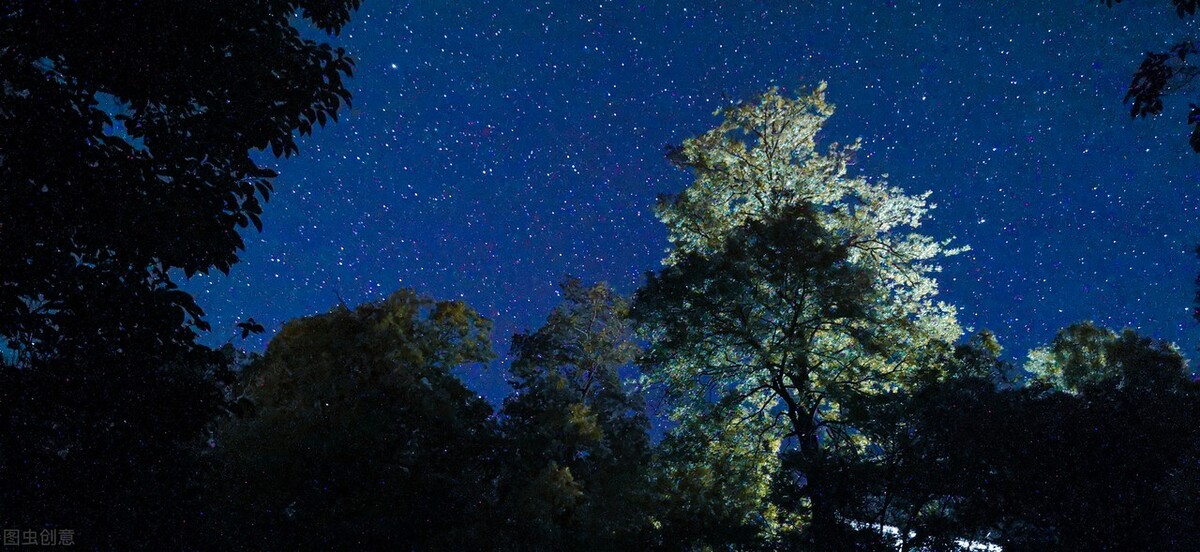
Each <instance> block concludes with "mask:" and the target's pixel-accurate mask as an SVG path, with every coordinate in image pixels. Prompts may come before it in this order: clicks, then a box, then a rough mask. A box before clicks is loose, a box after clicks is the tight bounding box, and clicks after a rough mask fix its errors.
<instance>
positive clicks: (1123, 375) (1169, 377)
mask: <svg viewBox="0 0 1200 552" xmlns="http://www.w3.org/2000/svg"><path fill="white" fill-rule="evenodd" d="M1025 370H1026V371H1027V372H1029V373H1030V374H1032V375H1033V377H1034V378H1037V379H1038V380H1040V381H1041V382H1043V383H1045V384H1048V385H1050V386H1053V387H1055V388H1057V389H1062V390H1065V391H1069V392H1073V393H1078V392H1081V391H1084V390H1086V389H1087V388H1088V387H1091V386H1096V385H1100V384H1104V383H1111V384H1112V385H1115V386H1117V387H1122V388H1126V387H1128V388H1138V389H1151V390H1166V389H1173V388H1176V387H1178V386H1179V385H1180V384H1181V383H1182V382H1184V381H1185V380H1186V376H1187V374H1186V361H1185V360H1184V358H1183V356H1182V355H1181V354H1180V353H1179V350H1178V349H1176V348H1175V346H1174V345H1172V344H1170V343H1165V342H1162V341H1154V340H1151V339H1149V338H1145V337H1142V336H1139V335H1137V333H1136V332H1134V331H1133V330H1129V329H1127V330H1124V331H1122V332H1121V334H1120V335H1118V334H1116V333H1114V332H1113V331H1112V330H1108V329H1105V328H1101V327H1098V326H1096V325H1095V324H1093V323H1091V322H1081V323H1077V324H1072V325H1070V326H1068V327H1066V328H1064V329H1063V330H1061V331H1059V332H1058V335H1056V336H1055V337H1054V340H1053V342H1051V344H1050V345H1049V346H1048V347H1040V348H1038V349H1034V350H1033V351H1030V353H1029V361H1028V362H1027V363H1026V365H1025Z"/></svg>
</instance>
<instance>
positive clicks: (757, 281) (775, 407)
mask: <svg viewBox="0 0 1200 552" xmlns="http://www.w3.org/2000/svg"><path fill="white" fill-rule="evenodd" d="M831 113H832V107H831V106H830V105H829V104H828V103H826V101H825V97H824V86H821V87H819V88H817V89H816V90H814V91H812V92H811V93H809V94H807V95H803V96H801V97H799V98H797V99H788V98H785V97H783V96H781V95H780V94H779V93H778V92H777V91H775V90H771V91H769V92H767V93H766V94H764V95H763V96H762V97H761V98H759V99H757V100H756V101H754V102H747V103H743V104H739V105H736V106H734V107H731V108H729V109H727V110H726V112H725V118H724V121H723V122H722V123H721V124H720V125H719V126H718V127H717V128H716V129H714V130H712V131H710V132H708V133H705V134H703V135H701V136H698V137H696V138H692V139H689V140H687V141H685V142H684V144H683V145H682V146H680V147H678V148H673V149H672V150H671V151H670V156H671V158H672V160H674V161H675V162H676V163H677V164H679V165H680V166H683V167H686V168H689V169H691V170H692V171H693V173H694V175H695V178H696V179H695V182H694V183H693V184H692V185H691V186H689V187H688V188H687V189H685V190H684V191H683V192H682V193H680V194H678V195H675V196H669V197H666V198H664V199H663V200H662V201H661V202H660V206H659V210H658V212H659V217H660V218H661V219H662V220H663V222H664V223H665V224H666V225H667V228H668V230H669V231H670V238H671V242H672V244H673V245H674V249H673V250H672V252H671V254H670V256H669V257H668V258H667V267H666V268H664V269H663V270H662V271H661V272H660V273H659V274H657V275H653V274H652V275H650V276H649V278H648V282H647V283H646V285H645V286H644V287H643V288H642V289H641V290H639V292H638V294H637V297H636V308H635V314H636V316H637V318H638V321H639V323H640V324H641V325H642V327H643V328H644V330H645V331H646V335H647V336H648V337H649V339H650V341H651V348H650V351H649V355H648V358H647V363H648V366H647V368H648V375H649V377H650V378H651V380H652V381H654V382H656V383H658V384H661V385H662V386H664V387H665V389H666V392H667V393H668V394H669V396H670V397H671V398H672V399H674V400H675V402H676V406H677V408H678V410H677V412H676V417H677V418H680V419H682V418H685V417H688V416H693V415H698V414H697V413H703V414H706V415H712V416H713V418H714V419H722V418H728V417H730V416H738V415H740V414H748V415H749V416H748V417H749V418H750V419H754V420H755V422H756V423H755V426H756V427H761V428H763V429H764V432H765V433H764V437H765V438H766V440H768V441H770V440H779V439H793V441H792V442H794V443H796V445H797V446H798V447H799V450H800V452H799V454H800V455H801V457H802V458H803V459H804V460H803V462H802V463H803V464H806V465H804V466H803V467H802V468H801V471H802V477H801V480H802V481H804V486H805V494H806V497H807V498H808V502H809V503H810V504H811V509H812V513H813V515H814V518H813V521H812V524H813V526H815V527H818V528H819V527H821V526H824V527H826V528H832V526H833V525H835V522H834V521H833V519H832V517H830V515H829V512H828V511H827V510H828V509H826V508H822V507H821V504H820V503H819V502H820V501H821V500H822V499H823V498H824V497H823V492H824V491H823V490H821V488H820V485H821V481H820V478H819V477H818V476H817V471H818V470H817V464H818V462H819V459H820V456H821V455H822V454H823V450H824V449H826V448H828V447H831V446H834V447H836V446H840V444H841V443H843V442H847V441H851V440H853V438H854V433H853V431H851V425H850V420H847V419H845V418H844V417H843V416H842V415H841V412H840V409H841V407H842V404H843V403H844V402H845V401H846V400H848V399H849V398H852V397H854V396H856V395H860V394H873V393H879V392H882V391H886V390H890V389H895V388H898V387H903V386H904V385H907V384H909V383H912V382H915V381H918V380H920V379H921V378H925V377H929V375H928V371H929V370H930V369H936V367H931V366H929V365H928V363H927V362H926V361H927V360H928V359H929V358H930V357H931V356H932V355H934V354H935V353H937V352H939V351H941V350H943V349H944V348H945V347H946V345H945V344H946V343H950V342H953V341H954V340H955V339H956V338H957V337H958V335H959V333H960V330H959V328H958V324H957V322H956V320H955V311H954V309H953V308H952V307H950V306H948V305H945V304H942V303H938V302H935V301H934V296H935V295H936V292H937V286H936V282H935V280H934V279H933V277H932V274H933V273H934V272H936V271H937V270H938V268H937V266H936V265H934V264H933V260H934V259H935V258H937V257H938V256H940V255H944V254H949V253H953V252H954V251H953V250H949V249H947V248H946V247H945V245H946V244H945V243H944V242H937V241H935V240H933V239H931V238H929V237H927V236H924V235H921V234H918V233H916V232H915V231H912V228H915V227H916V226H918V225H919V224H920V222H921V220H922V218H923V217H924V215H925V213H926V212H927V210H928V207H927V206H926V203H925V199H926V197H927V195H928V194H925V195H921V196H910V195H906V194H904V193H903V192H902V191H901V190H899V189H897V188H892V187H888V186H887V185H886V184H883V183H879V182H869V181H867V180H866V179H863V178H853V177H849V176H847V175H846V165H847V161H848V160H849V159H850V157H851V156H852V155H853V154H854V152H855V151H856V150H857V147H858V146H857V144H856V145H854V146H851V147H848V148H838V147H836V146H835V147H833V148H832V149H831V150H830V152H829V153H827V154H821V153H818V152H817V151H816V145H815V135H816V134H817V132H818V131H819V130H820V128H821V125H822V124H823V123H824V121H825V120H826V119H827V118H828V117H829V115H830V114H831ZM826 544H828V543H826Z"/></svg>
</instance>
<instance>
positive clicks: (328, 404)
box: [210, 290, 497, 550]
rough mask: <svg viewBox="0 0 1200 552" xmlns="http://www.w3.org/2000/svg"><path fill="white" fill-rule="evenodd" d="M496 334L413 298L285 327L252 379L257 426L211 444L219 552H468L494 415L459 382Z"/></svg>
mask: <svg viewBox="0 0 1200 552" xmlns="http://www.w3.org/2000/svg"><path fill="white" fill-rule="evenodd" d="M490 329H491V323H490V322H489V321H487V320H486V319H484V318H483V317H481V316H480V315H479V314H477V313H476V312H475V311H473V310H471V309H470V308H468V307H467V306H466V305H464V304H462V303H461V302H456V301H442V302H434V301H431V300H429V299H424V298H421V297H418V296H417V295H416V294H415V293H413V292H411V291H407V290H403V291H399V292H396V293H395V294H393V295H392V296H390V297H388V298H387V299H386V300H384V301H382V302H379V303H375V304H367V305H363V306H360V307H358V308H357V309H355V310H353V311H351V310H348V309H346V308H344V307H339V308H335V309H334V310H333V311H331V312H329V313H328V314H324V315H320V316H313V317H308V318H304V319H301V320H297V321H293V322H291V323H289V324H287V325H286V326H285V327H284V329H283V331H281V332H280V333H279V335H277V336H276V337H275V338H274V339H272V340H271V343H270V345H269V346H268V348H267V352H266V355H265V356H264V357H263V358H262V360H261V361H260V362H258V363H257V364H256V365H255V366H252V367H251V368H250V369H248V370H247V372H246V373H245V374H244V378H245V382H246V383H245V389H244V393H245V396H246V397H247V398H248V399H249V400H251V401H252V402H253V404H254V406H255V413H254V415H253V416H250V417H246V418H243V419H239V420H232V421H231V422H229V423H228V424H226V425H225V427H223V428H222V430H221V431H220V433H219V434H218V435H217V438H216V441H215V443H216V449H215V451H214V453H213V459H212V462H213V468H212V470H211V477H212V479H213V481H212V483H210V486H211V487H213V488H214V489H217V490H218V492H217V493H216V496H215V497H214V498H213V500H216V502H215V505H214V507H213V510H214V513H219V514H220V515H219V520H218V523H217V524H216V526H215V529H216V530H217V532H218V534H219V535H221V536H223V538H225V539H227V540H226V541H224V544H223V546H229V547H238V548H244V549H262V548H280V549H313V550H318V549H320V550H324V549H328V548H330V547H334V546H336V547H350V546H353V547H358V548H363V547H365V548H379V547H383V546H385V545H387V546H398V547H400V548H405V549H411V548H414V547H415V548H422V549H424V548H429V547H445V546H452V545H454V546H465V545H467V543H469V542H471V539H474V538H477V537H478V536H477V535H472V534H470V533H469V532H468V531H464V530H463V529H462V527H461V524H462V520H464V519H471V518H472V517H473V516H480V515H482V512H484V511H485V510H484V509H485V507H486V506H487V503H488V501H489V495H490V493H489V491H488V489H489V487H490V486H491V483H490V481H492V479H494V474H492V473H491V470H492V466H493V465H494V464H495V459H494V456H493V454H494V453H493V451H494V450H495V448H496V446H497V444H496V438H497V437H496V434H495V430H496V428H495V426H494V423H493V422H492V420H491V418H490V415H491V408H490V407H489V406H488V404H487V403H486V402H485V401H483V399H481V398H479V397H478V396H477V395H475V394H474V393H472V392H471V391H470V390H468V389H467V388H466V387H464V386H463V385H462V383H461V382H460V381H459V380H458V379H457V378H456V377H455V376H454V375H453V373H452V371H453V370H454V369H456V368H458V367H459V366H461V365H464V364H471V363H479V362H484V361H487V360H489V359H490V358H492V356H493V355H492V352H491V349H490V337H489V332H490Z"/></svg>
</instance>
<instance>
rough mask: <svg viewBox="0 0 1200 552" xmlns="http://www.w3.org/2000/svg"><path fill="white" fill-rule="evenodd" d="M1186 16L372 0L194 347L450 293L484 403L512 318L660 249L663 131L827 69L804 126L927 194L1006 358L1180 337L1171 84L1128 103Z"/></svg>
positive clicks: (1187, 256)
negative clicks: (1077, 327) (1065, 330)
mask: <svg viewBox="0 0 1200 552" xmlns="http://www.w3.org/2000/svg"><path fill="white" fill-rule="evenodd" d="M1188 29H1189V25H1188V23H1187V22H1181V21H1180V20H1179V19H1178V18H1177V17H1176V16H1175V14H1174V12H1173V10H1172V9H1171V7H1170V4H1169V2H1167V0H1141V1H1138V0H1127V1H1126V2H1125V3H1123V4H1120V5H1118V6H1116V7H1114V8H1112V9H1109V8H1107V7H1105V6H1103V4H1098V3H1095V2H1092V1H1086V0H1061V1H1055V2H949V1H945V0H943V1H940V2H939V1H934V0H924V1H899V0H895V1H883V0H880V1H871V2H815V1H805V0H792V1H781V0H778V1H777V0H770V1H741V2H725V3H720V2H698V1H676V0H666V1H653V2H650V1H645V2H632V1H605V0H591V1H588V2H582V1H565V0H560V1H538V2H525V1H520V2H517V1H498V2H496V1H486V0H471V1H461V2H458V1H438V0H422V1H420V2H390V3H389V2H387V1H384V0H368V1H367V2H366V5H365V6H364V7H363V8H362V9H361V10H360V11H359V12H358V14H357V16H356V18H355V20H354V22H353V23H352V24H350V25H349V26H348V27H347V29H345V31H344V32H343V33H342V35H341V36H340V37H338V38H336V39H334V42H335V43H336V44H339V45H342V46H344V47H345V48H347V49H348V50H350V51H351V52H352V53H353V54H354V55H355V56H356V59H357V62H358V69H357V72H356V75H355V77H354V79H353V80H352V81H351V83H350V85H351V88H352V89H353V91H354V107H353V109H352V110H351V111H349V112H345V113H344V117H343V118H342V121H341V122H340V123H338V124H335V125H333V126H330V127H327V128H325V129H324V130H319V131H318V132H317V133H316V134H315V135H314V136H312V137H309V138H306V139H305V140H303V142H302V143H301V151H300V155H299V156H298V157H294V158H292V159H290V160H284V161H274V160H271V161H270V164H272V165H273V166H275V167H276V168H278V170H280V172H281V173H282V174H281V176H280V177H279V178H278V179H277V181H276V194H275V195H274V196H273V197H272V199H271V202H270V203H269V204H268V205H267V208H266V211H267V212H266V216H265V217H264V221H265V226H266V227H265V229H264V231H263V232H262V233H261V234H257V233H253V232H251V233H249V234H247V235H246V238H247V239H246V242H247V250H246V251H245V252H244V255H243V256H242V257H243V262H242V263H241V264H239V265H237V266H235V267H234V271H233V272H232V274H231V275H230V276H223V275H219V274H218V275H215V276H207V277H199V278H196V279H193V280H192V281H191V282H189V283H188V284H187V285H186V288H187V289H189V290H191V291H193V292H195V293H196V294H197V299H198V300H199V302H200V304H201V305H202V306H204V307H205V309H206V310H207V312H208V314H209V318H208V319H209V321H210V322H212V323H213V326H214V328H216V330H214V332H213V334H212V335H210V336H207V337H206V338H205V339H206V341H207V342H208V343H210V344H213V345H217V344H220V343H224V342H226V341H227V340H229V339H230V336H232V335H233V334H234V324H235V323H236V322H238V321H241V320H245V319H246V318H248V317H254V318H255V319H256V320H258V321H260V322H263V323H264V325H265V326H266V327H267V329H268V332H267V333H266V334H264V336H260V337H257V338H251V339H249V340H247V341H245V342H242V341H240V340H237V341H235V343H237V344H241V345H244V346H245V347H247V348H249V349H252V350H261V349H262V348H263V347H264V346H265V342H266V339H268V338H269V337H270V336H271V335H272V334H273V333H274V332H276V331H277V330H278V329H279V328H280V326H281V324H282V323H283V322H284V321H286V320H289V319H292V318H295V317H299V316H303V315H307V314H314V313H319V312H324V311H326V310H328V309H329V308H331V307H333V306H334V305H336V304H337V303H338V302H339V300H344V301H345V302H346V303H347V304H350V305H356V304H359V303H362V302H366V301H372V300H377V299H379V298H382V297H384V296H386V295H387V294H388V293H390V292H391V291H394V290H396V289H399V288H402V287H412V288H415V289H417V290H419V291H420V292H422V293H426V294H429V295H431V296H433V297H435V298H455V299H463V300H465V301H466V302H468V303H469V304H470V305H472V306H473V307H475V308H476V309H477V310H479V311H480V312H481V313H483V314H484V315H485V316H487V317H489V318H491V319H492V320H494V321H495V324H496V331H495V341H496V349H497V351H498V352H499V353H501V357H500V359H498V360H497V361H496V362H495V363H494V365H493V366H491V367H487V368H484V369H482V370H479V371H474V370H473V371H471V372H470V373H468V374H466V377H467V379H468V381H469V382H470V383H471V384H472V385H473V386H475V387H476V388H477V389H479V390H480V391H481V392H482V393H483V394H484V395H485V396H488V397H489V398H491V399H493V400H495V399H496V398H498V397H500V396H503V394H504V393H505V391H506V386H505V384H504V374H503V366H504V365H505V358H504V354H503V353H504V352H506V351H507V350H508V346H509V342H510V337H511V335H512V334H513V333H514V332H517V331H521V330H523V329H536V328H537V327H538V326H539V325H540V323H541V321H542V320H544V318H545V316H546V314H547V313H548V312H549V310H550V309H551V308H552V307H553V306H554V305H555V304H556V303H557V302H558V296H557V293H556V289H557V285H556V284H557V282H558V280H559V279H560V278H561V277H562V276H563V275H564V274H572V275H576V276H579V277H582V278H583V279H584V280H586V281H599V280H603V281H608V282H609V283H611V284H612V285H613V286H615V287H616V288H617V289H618V290H620V291H622V292H627V293H628V292H632V291H633V290H634V289H636V287H637V286H638V285H639V283H640V282H641V280H642V278H643V274H644V273H645V272H646V271H647V270H653V269H656V268H657V267H659V266H660V261H661V259H662V257H663V256H664V252H665V250H666V247H667V241H666V232H665V230H664V228H663V226H662V225H661V223H659V222H658V221H657V219H655V218H654V215H653V212H652V210H653V205H654V200H655V197H656V196H657V195H658V194H661V193H673V192H677V191H679V190H681V189H682V188H683V187H685V186H686V185H688V183H689V175H688V174H687V173H686V172H683V171H680V170H678V169H675V168H673V167H671V166H670V165H669V164H668V163H667V162H666V160H665V158H664V155H663V151H664V146H666V145H667V144H673V143H679V142H680V141H682V140H683V139H685V138H687V137H689V136H692V135H695V134H698V133H701V132H704V131H705V130H708V129H709V128H711V127H712V126H714V125H715V124H716V123H717V118H716V117H715V116H714V115H713V112H714V110H716V109H718V108H720V107H722V106H724V105H727V104H728V103H729V102H730V101H731V100H740V99H748V98H751V97H753V96H754V95H755V94H757V93H759V92H762V91H763V90H765V89H766V88H767V87H769V86H772V85H777V86H780V87H782V88H784V89H785V90H796V89H798V88H800V87H803V86H812V85H815V84H816V83H818V82H819V81H822V80H824V81H828V83H829V99H830V100H831V101H832V102H833V103H835V104H836V105H837V106H838V109H837V112H836V113H835V114H834V116H833V117H832V118H831V119H830V121H829V124H828V125H827V126H826V129H825V131H824V132H823V134H822V136H821V137H820V138H819V139H820V141H821V142H823V143H824V144H828V143H830V142H835V141H836V142H842V143H845V142H849V141H853V140H854V138H856V137H862V139H863V148H862V151H861V152H860V155H859V158H858V162H857V165H856V166H855V167H852V170H854V171H856V172H857V173H858V174H862V175H865V176H868V177H880V176H881V175H885V174H886V175H889V181H890V182H891V183H892V184H893V185H898V186H901V187H903V188H905V189H906V190H908V191H910V192H921V191H925V190H932V192H933V201H935V202H936V203H937V204H938V208H937V209H936V210H935V211H933V212H932V218H931V220H930V221H929V222H928V223H927V224H926V225H924V226H922V231H924V232H925V233H928V234H930V235H933V236H936V237H939V238H945V237H950V236H954V237H955V239H956V242H955V243H956V244H966V245H970V246H971V247H972V249H973V251H971V252H969V253H965V254H962V255H959V256H956V257H951V258H949V259H946V260H945V262H943V263H942V264H943V266H944V272H943V273H942V275H941V277H940V281H941V283H942V289H943V291H942V298H943V299H944V300H946V301H948V302H950V303H953V304H955V305H957V306H958V308H959V309H960V313H961V318H962V321H963V323H964V325H965V326H968V327H970V328H973V329H976V330H977V329H981V328H990V329H992V330H993V331H995V332H996V333H997V335H998V337H999V338H1000V341H1001V343H1002V344H1003V345H1004V346H1005V347H1006V351H1007V354H1008V355H1009V356H1010V357H1013V358H1023V357H1024V355H1025V352H1026V351H1027V350H1028V349H1029V348H1030V347H1034V346H1037V345H1040V344H1042V343H1045V342H1047V341H1048V340H1049V339H1051V338H1052V337H1053V335H1054V333H1055V332H1056V331H1057V330H1058V329H1059V328H1061V327H1063V326H1065V325H1067V324H1069V323H1071V322H1074V321H1078V320H1083V319H1090V320H1095V321H1097V322H1099V323H1101V324H1104V325H1106V326H1109V327H1112V328H1114V329H1120V328H1122V327H1133V328H1136V329H1138V330H1139V331H1142V332H1143V333H1145V334H1148V335H1152V336H1155V337H1160V338H1165V339H1168V340H1171V341H1175V342H1177V343H1178V344H1179V345H1180V346H1181V347H1182V348H1183V350H1184V351H1185V352H1187V353H1192V352H1194V351H1195V349H1196V345H1197V342H1198V338H1200V334H1198V333H1197V332H1196V331H1195V328H1194V326H1195V324H1194V323H1193V322H1192V320H1191V318H1190V307H1191V296H1192V293H1193V288H1192V280H1193V278H1194V277H1195V274H1196V271H1197V269H1198V268H1200V263H1198V262H1197V260H1196V258H1195V256H1194V254H1193V253H1192V249H1193V248H1194V247H1195V244H1196V243H1197V242H1200V228H1197V225H1196V224H1195V223H1194V220H1195V218H1196V217H1197V206H1198V203H1197V200H1198V199H1200V188H1198V187H1197V182H1198V179H1200V170H1198V169H1200V155H1196V154H1193V153H1191V151H1190V149H1189V148H1188V145H1187V132H1188V128H1187V127H1186V125H1184V123H1183V119H1184V117H1185V116H1186V111H1187V99H1188V98H1187V97H1186V95H1184V96H1180V97H1176V98H1173V99H1172V100H1169V101H1168V105H1167V113H1166V114H1165V115H1164V116H1162V117H1159V118H1157V119H1152V120H1139V121H1133V120H1131V119H1130V118H1129V115H1128V111H1127V109H1126V107H1125V106H1124V105H1122V103H1121V100H1122V97H1123V96H1124V93H1125V89H1126V87H1127V85H1128V83H1129V79H1130V76H1131V75H1132V73H1133V71H1134V70H1135V69H1136V67H1137V65H1138V64H1139V63H1140V61H1141V58H1142V55H1143V54H1144V53H1145V52H1146V51H1147V50H1151V49H1155V50H1161V49H1165V48H1166V46H1168V45H1170V44H1172V43H1174V42H1175V41H1178V40H1179V39H1180V38H1181V37H1184V36H1185V35H1186V34H1187V32H1188ZM1191 92H1195V90H1192V91H1191ZM264 159H265V158H264ZM339 297H340V298H341V299H339ZM1192 356H1195V355H1192Z"/></svg>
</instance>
